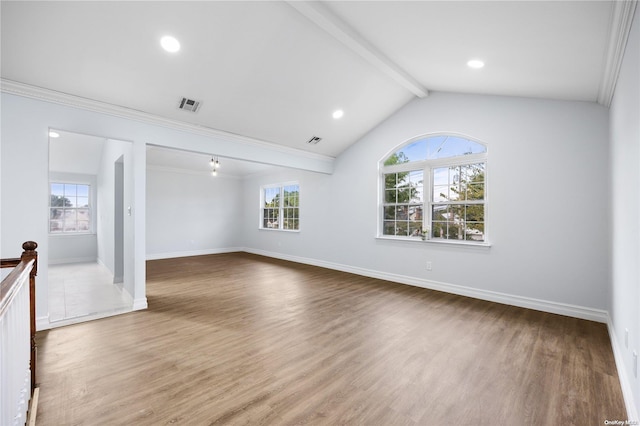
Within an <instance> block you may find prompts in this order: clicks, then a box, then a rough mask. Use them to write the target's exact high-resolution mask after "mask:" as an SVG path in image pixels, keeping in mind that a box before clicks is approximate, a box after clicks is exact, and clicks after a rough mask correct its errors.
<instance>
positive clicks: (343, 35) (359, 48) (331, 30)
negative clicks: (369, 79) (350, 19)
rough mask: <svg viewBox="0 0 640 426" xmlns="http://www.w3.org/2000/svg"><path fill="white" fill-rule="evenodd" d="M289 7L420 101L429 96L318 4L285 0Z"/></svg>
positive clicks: (399, 69) (399, 68)
mask: <svg viewBox="0 0 640 426" xmlns="http://www.w3.org/2000/svg"><path fill="white" fill-rule="evenodd" d="M287 3H288V4H289V6H291V7H293V8H294V9H295V10H297V11H298V12H299V13H300V14H301V15H303V16H304V17H305V18H307V19H308V20H310V21H311V22H313V23H314V24H316V25H317V26H318V27H320V28H321V29H323V30H324V31H326V32H327V34H329V35H331V36H332V37H333V38H335V39H336V40H338V41H339V42H341V43H342V44H344V45H345V46H346V47H347V48H348V49H349V50H351V51H352V52H354V53H356V54H357V55H359V56H360V57H362V58H363V59H365V60H366V61H367V62H369V63H370V64H371V65H373V66H374V67H375V68H376V69H377V70H378V71H381V72H382V73H384V74H386V75H387V76H389V77H391V79H392V80H393V81H395V82H396V83H398V84H400V85H401V86H402V87H404V88H405V89H407V90H409V91H410V92H411V93H413V94H414V95H416V96H418V97H420V98H424V97H427V96H428V95H429V92H428V91H427V89H425V88H424V87H423V86H422V84H420V83H419V82H418V80H416V79H415V78H414V77H413V76H412V75H410V74H409V73H408V72H406V71H405V70H403V69H402V68H401V67H400V66H399V65H398V64H396V63H395V62H394V61H392V60H391V59H389V58H388V57H387V56H386V55H385V54H383V53H382V52H381V51H380V50H378V49H377V48H376V47H375V46H373V45H372V44H371V43H370V42H369V41H368V40H366V39H365V38H364V37H362V36H361V35H360V34H358V33H357V32H356V31H355V30H354V29H353V28H351V26H349V25H348V24H347V23H345V22H344V21H343V20H342V19H340V18H339V17H338V16H336V15H335V14H333V13H332V12H331V11H330V10H329V9H327V8H326V7H325V6H324V5H322V4H321V2H318V1H287Z"/></svg>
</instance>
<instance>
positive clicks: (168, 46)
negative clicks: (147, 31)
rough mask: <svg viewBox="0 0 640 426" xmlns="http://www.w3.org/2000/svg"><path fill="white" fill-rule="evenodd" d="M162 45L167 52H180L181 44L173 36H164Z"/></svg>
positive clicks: (161, 40)
mask: <svg viewBox="0 0 640 426" xmlns="http://www.w3.org/2000/svg"><path fill="white" fill-rule="evenodd" d="M160 45H161V46H162V48H163V49H164V50H166V51H167V52H171V53H175V52H177V51H178V50H180V42H179V41H178V40H177V39H176V38H175V37H171V36H164V37H162V38H161V39H160Z"/></svg>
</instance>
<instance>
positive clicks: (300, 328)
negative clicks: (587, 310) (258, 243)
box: [38, 253, 626, 426]
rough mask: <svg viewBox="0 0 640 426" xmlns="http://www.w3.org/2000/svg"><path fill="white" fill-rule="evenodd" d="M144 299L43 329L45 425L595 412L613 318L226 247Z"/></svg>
mask: <svg viewBox="0 0 640 426" xmlns="http://www.w3.org/2000/svg"><path fill="white" fill-rule="evenodd" d="M147 296H148V302H149V309H148V310H146V311H138V312H133V313H130V314H125V315H121V316H118V317H112V318H107V319H103V320H97V321H93V322H88V323H83V324H76V325H72V326H68V327H62V328H57V329H53V330H50V331H47V332H42V333H39V335H38V340H39V368H40V370H39V382H40V385H41V390H40V404H39V410H38V424H39V425H42V426H44V425H56V426H60V425H166V424H184V425H217V424H232V425H241V424H251V425H253V424H274V425H281V424H282V425H289V424H317V425H337V424H361V425H385V426H386V425H444V424H455V425H507V424H509V425H512V424H518V425H602V424H604V421H605V420H613V419H621V420H625V419H626V411H625V407H624V403H623V398H622V393H621V390H620V384H619V381H618V376H617V372H616V369H615V363H614V359H613V354H612V350H611V346H610V343H609V338H608V334H607V329H606V326H605V325H604V324H599V323H595V322H590V321H584V320H579V319H575V318H569V317H563V316H559V315H552V314H546V313H542V312H537V311H532V310H527V309H521V308H516V307H511V306H506V305H500V304H496V303H490V302H484V301H480V300H475V299H470V298H465V297H460V296H454V295H450V294H445V293H440V292H435V291H430V290H425V289H421V288H416V287H411V286H406V285H401V284H395V283H390V282H386V281H381V280H375V279H370V278H365V277H360V276H357V275H350V274H346V273H341V272H336V271H331V270H326V269H322V268H316V267H312V266H306V265H300V264H295V263H288V262H283V261H278V260H274V259H268V258H264V257H260V256H255V255H250V254H245V253H232V254H224V255H211V256H199V257H191V258H181V259H170V260H158V261H150V262H148V264H147Z"/></svg>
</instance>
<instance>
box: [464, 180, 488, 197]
mask: <svg viewBox="0 0 640 426" xmlns="http://www.w3.org/2000/svg"><path fill="white" fill-rule="evenodd" d="M466 196H467V198H466V199H467V200H484V183H477V184H471V185H469V186H467V190H466Z"/></svg>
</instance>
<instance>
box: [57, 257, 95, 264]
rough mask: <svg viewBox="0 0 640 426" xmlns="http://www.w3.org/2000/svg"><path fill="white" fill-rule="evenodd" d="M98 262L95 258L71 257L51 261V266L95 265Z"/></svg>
mask: <svg viewBox="0 0 640 426" xmlns="http://www.w3.org/2000/svg"><path fill="white" fill-rule="evenodd" d="M94 262H97V259H96V258H95V257H70V258H67V259H49V261H48V264H49V265H66V264H68V263H94Z"/></svg>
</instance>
